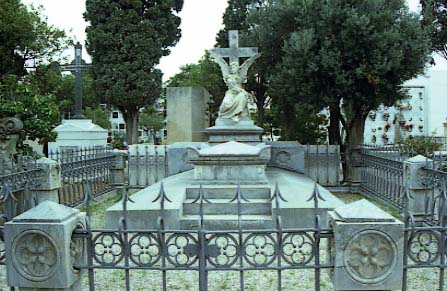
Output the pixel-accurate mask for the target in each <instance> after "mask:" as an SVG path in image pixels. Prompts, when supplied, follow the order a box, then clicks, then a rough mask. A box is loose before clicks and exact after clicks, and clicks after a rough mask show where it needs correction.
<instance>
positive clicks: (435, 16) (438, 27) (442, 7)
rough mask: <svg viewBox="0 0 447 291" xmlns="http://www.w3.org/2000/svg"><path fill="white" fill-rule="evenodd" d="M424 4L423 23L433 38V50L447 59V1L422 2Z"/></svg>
mask: <svg viewBox="0 0 447 291" xmlns="http://www.w3.org/2000/svg"><path fill="white" fill-rule="evenodd" d="M420 2H421V4H422V12H423V13H422V15H423V20H422V23H423V25H424V26H425V27H427V28H428V29H429V31H430V33H431V37H432V49H433V51H434V52H437V53H439V54H440V55H441V56H443V57H444V58H445V59H447V1H445V0H420Z"/></svg>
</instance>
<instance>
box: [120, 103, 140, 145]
mask: <svg viewBox="0 0 447 291" xmlns="http://www.w3.org/2000/svg"><path fill="white" fill-rule="evenodd" d="M123 117H124V121H125V122H126V142H127V144H128V145H131V144H136V143H138V111H127V112H125V113H123Z"/></svg>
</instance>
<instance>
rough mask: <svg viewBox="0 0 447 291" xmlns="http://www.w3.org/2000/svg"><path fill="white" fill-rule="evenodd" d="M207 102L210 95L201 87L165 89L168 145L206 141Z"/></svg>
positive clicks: (208, 123)
mask: <svg viewBox="0 0 447 291" xmlns="http://www.w3.org/2000/svg"><path fill="white" fill-rule="evenodd" d="M209 101H210V94H209V93H208V91H206V90H205V89H204V88H201V87H197V88H196V87H172V88H168V89H167V97H166V103H167V132H168V144H173V143H175V142H204V141H206V135H205V133H204V131H205V128H207V127H208V126H209V125H210V121H209V112H208V111H209V110H208V103H209Z"/></svg>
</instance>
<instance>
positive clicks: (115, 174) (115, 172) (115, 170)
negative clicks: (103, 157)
mask: <svg viewBox="0 0 447 291" xmlns="http://www.w3.org/2000/svg"><path fill="white" fill-rule="evenodd" d="M113 156H114V157H115V159H114V161H113V165H112V167H111V169H110V175H111V183H112V185H116V186H118V188H119V187H123V185H124V184H125V183H126V158H127V153H126V152H124V151H119V150H115V151H113Z"/></svg>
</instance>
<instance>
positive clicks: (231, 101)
mask: <svg viewBox="0 0 447 291" xmlns="http://www.w3.org/2000/svg"><path fill="white" fill-rule="evenodd" d="M225 83H226V84H227V85H228V90H227V92H226V93H225V97H224V99H223V101H222V104H221V105H220V108H219V117H220V118H232V119H239V118H240V117H246V116H248V107H247V103H248V94H249V93H248V92H246V91H245V90H244V89H243V88H242V87H241V83H242V82H241V78H240V76H239V75H238V74H230V75H228V76H226V78H225Z"/></svg>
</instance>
